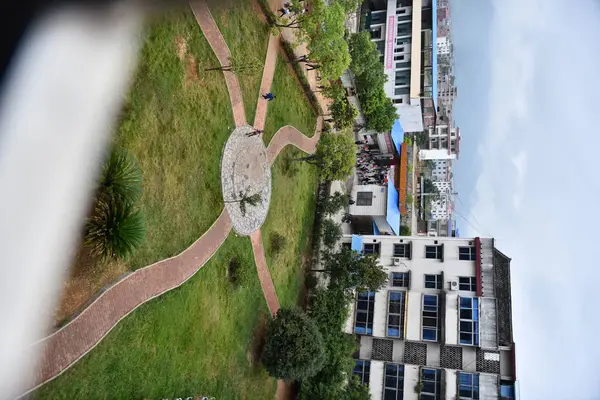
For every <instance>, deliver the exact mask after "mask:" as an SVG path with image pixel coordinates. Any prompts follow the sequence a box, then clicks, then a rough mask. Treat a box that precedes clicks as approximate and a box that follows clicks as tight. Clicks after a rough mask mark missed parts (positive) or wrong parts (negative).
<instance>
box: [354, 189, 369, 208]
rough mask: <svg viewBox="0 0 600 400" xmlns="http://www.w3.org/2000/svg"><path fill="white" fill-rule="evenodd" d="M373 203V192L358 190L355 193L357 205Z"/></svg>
mask: <svg viewBox="0 0 600 400" xmlns="http://www.w3.org/2000/svg"><path fill="white" fill-rule="evenodd" d="M372 204H373V192H358V193H356V205H357V206H370V205H372Z"/></svg>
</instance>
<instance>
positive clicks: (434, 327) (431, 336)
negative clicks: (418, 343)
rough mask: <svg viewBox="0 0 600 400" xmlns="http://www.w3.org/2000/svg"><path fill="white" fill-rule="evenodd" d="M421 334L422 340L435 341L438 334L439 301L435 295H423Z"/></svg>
mask: <svg viewBox="0 0 600 400" xmlns="http://www.w3.org/2000/svg"><path fill="white" fill-rule="evenodd" d="M422 336H423V340H424V341H429V342H437V340H438V336H439V302H438V296H437V295H431V294H426V295H423V317H422Z"/></svg>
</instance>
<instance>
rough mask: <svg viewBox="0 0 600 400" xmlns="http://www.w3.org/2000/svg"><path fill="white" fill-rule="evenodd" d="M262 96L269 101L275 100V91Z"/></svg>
mask: <svg viewBox="0 0 600 400" xmlns="http://www.w3.org/2000/svg"><path fill="white" fill-rule="evenodd" d="M262 98H263V99H265V100H267V101H273V100H274V99H275V95H274V94H273V93H271V92H269V93H265V94H263V95H262Z"/></svg>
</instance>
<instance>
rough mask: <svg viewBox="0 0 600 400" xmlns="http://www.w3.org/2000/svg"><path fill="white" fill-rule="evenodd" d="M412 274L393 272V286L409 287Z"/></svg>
mask: <svg viewBox="0 0 600 400" xmlns="http://www.w3.org/2000/svg"><path fill="white" fill-rule="evenodd" d="M409 285H410V272H392V286H395V287H405V288H407V287H409Z"/></svg>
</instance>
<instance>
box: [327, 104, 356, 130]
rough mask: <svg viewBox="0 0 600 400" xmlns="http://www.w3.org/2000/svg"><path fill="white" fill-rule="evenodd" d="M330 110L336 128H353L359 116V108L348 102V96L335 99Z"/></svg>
mask: <svg viewBox="0 0 600 400" xmlns="http://www.w3.org/2000/svg"><path fill="white" fill-rule="evenodd" d="M329 112H331V119H332V120H333V124H334V126H335V127H336V129H344V128H351V127H352V126H353V125H354V120H355V119H356V117H357V116H358V110H357V109H356V108H355V107H354V106H353V105H352V104H350V103H349V102H348V99H347V98H346V97H343V98H339V99H335V100H334V101H333V102H332V103H331V105H330V106H329Z"/></svg>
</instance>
